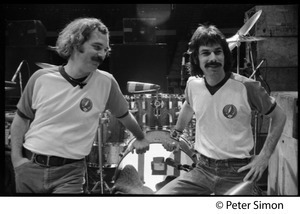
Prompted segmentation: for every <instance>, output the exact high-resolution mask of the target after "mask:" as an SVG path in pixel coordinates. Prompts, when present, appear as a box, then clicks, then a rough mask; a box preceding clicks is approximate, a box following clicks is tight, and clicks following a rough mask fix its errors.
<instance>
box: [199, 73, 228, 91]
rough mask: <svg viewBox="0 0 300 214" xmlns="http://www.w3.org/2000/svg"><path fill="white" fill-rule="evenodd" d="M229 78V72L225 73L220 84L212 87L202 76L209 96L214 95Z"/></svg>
mask: <svg viewBox="0 0 300 214" xmlns="http://www.w3.org/2000/svg"><path fill="white" fill-rule="evenodd" d="M230 76H231V72H227V73H225V77H224V79H223V80H222V81H221V82H219V83H218V84H217V85H214V86H210V85H209V84H208V83H207V81H206V78H205V76H204V82H205V86H206V88H207V90H208V91H209V93H210V94H211V95H214V94H215V93H216V92H217V91H218V90H219V89H220V88H221V87H222V86H223V85H224V84H225V83H226V82H227V80H228V79H229V78H230Z"/></svg>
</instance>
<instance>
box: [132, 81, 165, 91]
mask: <svg viewBox="0 0 300 214" xmlns="http://www.w3.org/2000/svg"><path fill="white" fill-rule="evenodd" d="M159 89H160V86H159V85H156V84H152V83H144V82H134V81H128V82H127V91H128V92H129V93H140V92H150V91H154V90H159Z"/></svg>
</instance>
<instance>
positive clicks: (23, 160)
mask: <svg viewBox="0 0 300 214" xmlns="http://www.w3.org/2000/svg"><path fill="white" fill-rule="evenodd" d="M29 161H30V160H28V159H27V158H21V159H18V160H13V159H12V165H13V167H14V168H17V167H18V166H21V165H22V164H24V163H26V162H29Z"/></svg>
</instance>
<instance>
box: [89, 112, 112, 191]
mask: <svg viewBox="0 0 300 214" xmlns="http://www.w3.org/2000/svg"><path fill="white" fill-rule="evenodd" d="M102 116H103V115H102V113H101V114H100V117H99V121H100V122H99V126H98V129H97V137H98V139H97V143H98V157H99V162H98V165H99V181H97V182H96V184H95V186H94V187H93V188H92V190H91V193H94V192H95V190H96V189H97V188H98V186H100V194H102V195H103V194H104V186H105V190H106V191H108V192H111V190H110V188H109V186H108V184H107V183H106V182H105V181H104V179H103V177H104V176H103V161H102V154H103V149H102V145H103V144H104V140H103V139H104V138H103V126H105V125H106V124H107V119H106V118H102Z"/></svg>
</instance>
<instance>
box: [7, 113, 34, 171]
mask: <svg viewBox="0 0 300 214" xmlns="http://www.w3.org/2000/svg"><path fill="white" fill-rule="evenodd" d="M29 124H30V121H29V120H28V119H25V118H23V117H20V116H19V115H18V114H16V115H15V117H14V120H13V122H12V124H11V161H12V164H13V166H14V168H15V167H18V166H20V165H21V164H22V163H24V162H26V161H28V160H27V159H26V158H24V157H23V155H22V147H23V142H24V136H25V133H26V132H27V131H28V129H29Z"/></svg>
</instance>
